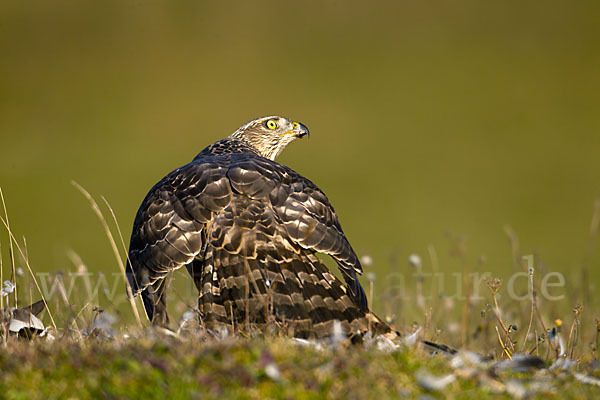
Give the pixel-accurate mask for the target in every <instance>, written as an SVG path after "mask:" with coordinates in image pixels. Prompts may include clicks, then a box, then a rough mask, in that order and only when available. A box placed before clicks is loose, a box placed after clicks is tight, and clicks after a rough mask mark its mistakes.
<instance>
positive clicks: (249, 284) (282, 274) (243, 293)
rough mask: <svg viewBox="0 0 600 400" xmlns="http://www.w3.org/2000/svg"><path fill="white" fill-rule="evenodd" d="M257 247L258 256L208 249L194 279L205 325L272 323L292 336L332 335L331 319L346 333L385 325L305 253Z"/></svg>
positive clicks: (241, 326)
mask: <svg viewBox="0 0 600 400" xmlns="http://www.w3.org/2000/svg"><path fill="white" fill-rule="evenodd" d="M287 253H288V254H286V251H282V250H278V251H277V252H276V253H275V254H272V253H271V252H268V251H261V252H258V253H254V254H260V255H261V256H262V258H252V257H244V256H242V255H240V254H233V253H230V252H228V251H227V250H225V249H224V248H220V249H214V248H213V249H209V250H208V251H207V254H206V258H205V260H204V262H205V264H204V265H205V267H204V271H203V273H202V274H201V276H202V278H201V279H200V280H197V285H198V287H199V290H200V298H199V301H198V306H199V310H200V312H201V315H202V316H203V319H204V321H205V323H207V325H209V326H211V325H214V324H225V325H227V326H229V327H231V326H233V327H234V328H236V329H241V330H244V329H247V328H248V327H249V326H259V327H261V326H263V325H265V324H271V323H272V324H273V325H275V326H278V327H280V328H281V329H285V330H286V331H287V333H291V334H292V335H294V336H297V337H317V338H322V337H327V336H331V334H332V331H333V327H334V323H335V321H339V322H340V324H341V326H342V329H343V330H344V332H345V333H346V334H347V335H350V334H353V333H356V332H357V331H361V332H365V331H367V330H374V331H378V332H382V333H383V332H388V331H390V328H389V327H388V326H387V325H386V324H385V323H383V322H382V321H381V320H379V319H378V318H377V317H376V316H374V315H373V314H372V313H370V312H369V311H368V310H366V311H364V310H361V308H360V307H359V306H358V305H357V304H356V303H355V301H354V300H352V298H351V295H350V292H349V289H348V288H347V287H346V286H345V285H344V284H343V283H342V281H340V280H339V279H338V278H337V277H336V276H335V275H334V274H333V273H332V272H330V271H329V270H328V269H327V267H326V266H325V265H324V264H323V263H322V262H321V261H320V260H319V259H318V258H317V257H316V255H315V254H314V253H313V252H312V251H310V250H305V249H301V250H300V251H299V254H298V253H295V252H292V251H287ZM261 256H259V257H261Z"/></svg>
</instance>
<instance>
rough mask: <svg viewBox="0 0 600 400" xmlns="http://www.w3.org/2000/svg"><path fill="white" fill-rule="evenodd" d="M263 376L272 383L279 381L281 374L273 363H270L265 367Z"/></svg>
mask: <svg viewBox="0 0 600 400" xmlns="http://www.w3.org/2000/svg"><path fill="white" fill-rule="evenodd" d="M265 374H266V375H267V376H268V377H269V378H271V379H272V380H274V381H280V380H281V372H280V371H279V367H278V366H277V364H275V363H274V362H270V363H268V364H267V365H266V366H265Z"/></svg>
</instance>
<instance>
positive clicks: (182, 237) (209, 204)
mask: <svg viewBox="0 0 600 400" xmlns="http://www.w3.org/2000/svg"><path fill="white" fill-rule="evenodd" d="M226 171H227V169H226V167H224V166H223V165H222V163H219V162H216V161H215V160H209V161H207V162H194V163H190V164H187V165H185V166H183V167H181V168H179V169H176V170H175V171H173V172H171V173H170V174H169V175H167V176H166V177H165V178H163V179H162V180H161V181H160V182H159V183H157V184H156V185H155V186H154V187H153V188H152V189H151V190H150V192H149V193H148V195H147V196H146V198H145V199H144V201H143V202H142V205H141V206H140V208H139V211H138V213H137V215H136V217H135V221H134V224H133V231H132V234H131V242H130V246H129V260H128V264H127V277H128V280H129V284H130V286H131V289H132V292H133V294H134V295H137V294H139V293H141V294H142V299H143V301H144V308H145V310H146V314H147V315H148V318H149V319H150V320H151V321H153V323H155V324H160V325H166V324H168V318H167V314H166V302H165V296H163V292H164V290H165V284H164V278H165V277H166V276H167V274H168V273H169V272H170V271H172V270H174V269H177V268H180V267H182V266H184V265H187V264H189V263H190V262H191V261H192V260H194V259H195V258H197V257H199V256H201V252H202V248H203V246H204V240H203V235H204V231H205V227H206V225H207V223H209V222H210V221H211V220H212V219H213V215H214V213H215V212H218V211H220V210H221V209H223V207H225V206H226V205H227V204H229V202H230V201H231V194H232V193H231V187H230V185H229V181H228V180H227V178H226V176H225V173H226Z"/></svg>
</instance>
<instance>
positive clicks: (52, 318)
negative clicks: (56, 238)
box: [0, 216, 58, 330]
mask: <svg viewBox="0 0 600 400" xmlns="http://www.w3.org/2000/svg"><path fill="white" fill-rule="evenodd" d="M0 220H1V221H2V224H4V227H5V228H6V230H7V231H8V234H9V236H10V239H11V241H12V242H13V243H14V245H15V246H16V248H17V250H19V253H20V254H21V257H23V259H24V260H25V265H26V266H27V269H28V270H29V273H30V274H31V277H32V278H33V282H34V283H35V286H36V288H37V290H38V292H39V293H40V296H42V300H43V301H44V304H45V305H46V309H47V310H48V315H49V316H50V320H51V321H52V326H53V327H54V329H55V330H58V329H57V327H56V322H55V321H54V317H53V316H52V312H51V311H50V307H49V305H48V302H47V301H46V297H45V296H44V292H43V291H42V289H41V288H40V285H39V283H38V281H37V279H36V278H35V274H34V273H33V270H32V269H31V265H30V264H29V260H28V259H27V258H26V257H25V253H24V252H23V250H22V249H21V246H19V242H17V239H16V238H15V236H14V235H13V233H12V231H11V230H10V229H9V227H8V224H7V221H6V220H5V219H4V218H3V217H2V216H0Z"/></svg>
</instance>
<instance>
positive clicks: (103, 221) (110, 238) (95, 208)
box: [71, 181, 143, 328]
mask: <svg viewBox="0 0 600 400" xmlns="http://www.w3.org/2000/svg"><path fill="white" fill-rule="evenodd" d="M71 184H72V185H73V186H75V188H76V189H77V190H79V191H80V192H81V194H83V196H84V197H85V198H86V199H87V200H88V201H89V202H90V205H91V207H92V210H93V211H94V213H95V214H96V216H97V217H98V219H99V220H100V223H101V224H102V227H103V228H104V232H105V233H106V237H107V238H108V241H109V242H110V246H111V248H112V250H113V253H114V255H115V258H116V259H117V264H118V265H119V268H120V269H121V273H122V274H123V278H124V279H125V287H126V288H127V297H128V299H129V304H130V305H131V310H132V311H133V315H134V316H135V319H136V321H137V323H138V325H139V326H140V328H141V327H142V326H143V325H142V321H141V320H140V315H139V313H138V310H137V307H136V306H135V301H134V299H133V295H132V292H131V287H130V286H129V283H128V280H127V273H126V272H125V266H124V265H123V261H122V260H121V255H120V254H119V249H118V247H117V243H116V242H115V239H114V237H113V235H112V232H111V231H110V228H109V226H108V223H107V222H106V219H105V218H104V215H103V214H102V211H101V210H100V207H98V203H96V200H94V198H93V197H92V196H91V195H90V194H89V192H88V191H87V190H85V189H84V188H83V187H82V186H81V185H79V184H78V183H77V182H75V181H71Z"/></svg>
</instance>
